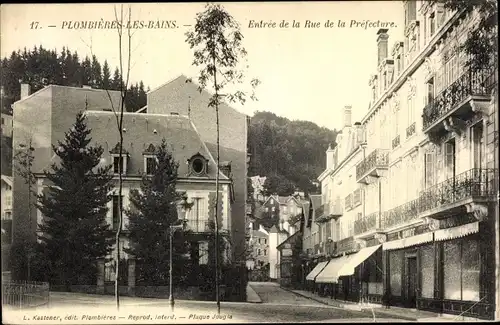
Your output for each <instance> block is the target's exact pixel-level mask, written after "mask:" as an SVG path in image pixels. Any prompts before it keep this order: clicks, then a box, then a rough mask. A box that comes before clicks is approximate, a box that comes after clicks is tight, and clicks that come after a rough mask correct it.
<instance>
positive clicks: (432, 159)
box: [424, 152, 437, 188]
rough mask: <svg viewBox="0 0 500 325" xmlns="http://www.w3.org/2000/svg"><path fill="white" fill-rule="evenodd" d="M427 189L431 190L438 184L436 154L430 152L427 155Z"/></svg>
mask: <svg viewBox="0 0 500 325" xmlns="http://www.w3.org/2000/svg"><path fill="white" fill-rule="evenodd" d="M424 164H425V173H424V175H425V188H429V187H431V186H433V185H434V184H436V180H437V177H436V154H435V153H434V152H428V153H426V154H425V162H424Z"/></svg>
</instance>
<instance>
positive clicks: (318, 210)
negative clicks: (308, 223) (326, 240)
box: [314, 204, 325, 218]
mask: <svg viewBox="0 0 500 325" xmlns="http://www.w3.org/2000/svg"><path fill="white" fill-rule="evenodd" d="M324 213H325V205H324V204H322V205H320V206H319V207H317V208H316V210H314V215H315V216H316V218H319V217H321V216H323V214H324Z"/></svg>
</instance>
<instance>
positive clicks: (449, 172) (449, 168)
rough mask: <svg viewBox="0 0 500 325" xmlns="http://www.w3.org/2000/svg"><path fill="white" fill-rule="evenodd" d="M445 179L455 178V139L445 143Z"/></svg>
mask: <svg viewBox="0 0 500 325" xmlns="http://www.w3.org/2000/svg"><path fill="white" fill-rule="evenodd" d="M444 145H445V166H446V178H448V179H449V178H453V177H455V165H456V161H455V139H451V140H450V141H448V142H445V144H444Z"/></svg>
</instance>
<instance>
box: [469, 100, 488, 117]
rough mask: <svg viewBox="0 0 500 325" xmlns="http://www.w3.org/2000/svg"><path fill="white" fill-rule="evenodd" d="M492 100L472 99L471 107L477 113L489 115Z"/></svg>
mask: <svg viewBox="0 0 500 325" xmlns="http://www.w3.org/2000/svg"><path fill="white" fill-rule="evenodd" d="M490 106H491V105H490V102H487V101H484V100H483V101H481V100H474V99H471V100H470V107H471V109H472V111H473V112H474V113H476V114H481V115H487V114H488V113H489V112H488V111H489V108H490Z"/></svg>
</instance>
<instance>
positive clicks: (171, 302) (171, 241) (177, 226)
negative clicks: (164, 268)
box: [168, 219, 186, 313]
mask: <svg viewBox="0 0 500 325" xmlns="http://www.w3.org/2000/svg"><path fill="white" fill-rule="evenodd" d="M185 225H186V219H184V220H182V224H180V225H170V226H169V231H170V234H169V236H170V239H169V242H170V245H169V250H170V263H169V264H170V270H169V284H170V288H169V297H168V301H169V304H170V311H171V312H172V313H173V312H174V304H175V301H174V294H173V291H172V287H173V281H172V255H173V240H172V238H173V237H174V233H175V231H176V230H178V229H181V230H184V227H185Z"/></svg>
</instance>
